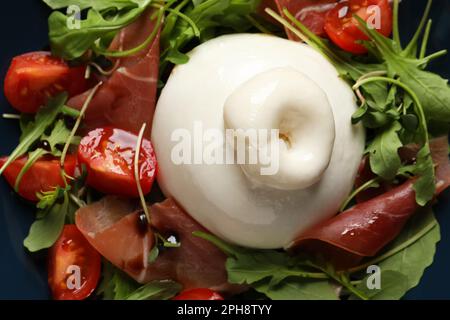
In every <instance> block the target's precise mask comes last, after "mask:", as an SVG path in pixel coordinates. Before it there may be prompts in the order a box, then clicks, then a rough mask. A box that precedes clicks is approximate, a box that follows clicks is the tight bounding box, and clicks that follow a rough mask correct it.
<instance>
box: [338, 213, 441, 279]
mask: <svg viewBox="0 0 450 320" xmlns="http://www.w3.org/2000/svg"><path fill="white" fill-rule="evenodd" d="M436 226H437V221H436V220H433V221H432V222H431V223H429V224H428V225H427V226H426V227H425V228H423V229H422V230H420V231H419V232H418V233H416V234H415V235H414V236H413V237H411V238H409V239H408V240H406V241H405V242H403V243H402V244H400V245H398V246H397V247H395V248H392V249H391V250H389V251H387V252H385V253H383V254H382V255H380V256H378V257H376V258H374V259H372V260H370V261H369V262H367V263H364V264H362V265H359V266H356V267H353V268H350V269H348V270H347V272H349V273H355V272H359V271H362V270H365V269H367V267H369V266H371V265H375V264H378V263H380V262H382V261H384V260H386V259H388V258H390V257H392V256H393V255H395V254H397V253H399V252H400V251H402V250H404V249H406V248H408V247H409V246H411V245H413V244H414V243H415V242H416V241H418V240H419V239H421V238H422V237H423V236H425V235H426V234H427V233H428V232H430V231H431V230H432V229H433V228H435V227H436Z"/></svg>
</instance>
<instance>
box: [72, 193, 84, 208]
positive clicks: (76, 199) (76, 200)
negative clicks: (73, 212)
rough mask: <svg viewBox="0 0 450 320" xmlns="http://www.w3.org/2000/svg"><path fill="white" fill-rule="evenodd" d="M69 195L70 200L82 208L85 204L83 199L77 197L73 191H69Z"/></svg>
mask: <svg viewBox="0 0 450 320" xmlns="http://www.w3.org/2000/svg"><path fill="white" fill-rule="evenodd" d="M69 197H70V200H72V202H73V203H75V204H76V205H77V206H78V208H83V207H84V206H86V203H84V201H82V200H81V199H79V198H78V197H77V196H75V195H74V194H73V193H71V192H70V193H69Z"/></svg>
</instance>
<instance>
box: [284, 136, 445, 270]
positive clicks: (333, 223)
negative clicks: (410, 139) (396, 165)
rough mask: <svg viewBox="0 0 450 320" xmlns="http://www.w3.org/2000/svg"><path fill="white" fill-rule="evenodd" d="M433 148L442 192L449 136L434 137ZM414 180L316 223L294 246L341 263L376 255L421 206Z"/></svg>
mask: <svg viewBox="0 0 450 320" xmlns="http://www.w3.org/2000/svg"><path fill="white" fill-rule="evenodd" d="M431 149H432V156H433V161H434V163H435V164H436V189H437V191H436V194H439V193H440V192H442V191H443V190H444V189H445V188H447V187H448V186H450V165H449V159H448V142H447V138H446V137H442V138H439V139H435V140H433V141H432V143H431ZM413 184H414V180H408V181H406V182H404V183H403V184H402V185H399V186H397V187H395V188H393V189H391V190H389V191H387V192H385V193H383V194H381V195H378V196H375V197H374V198H372V199H370V200H368V201H365V202H362V203H358V204H356V205H355V206H353V207H352V208H350V209H349V210H347V211H345V212H343V213H341V214H339V215H337V216H335V217H334V218H332V219H330V220H326V221H324V222H322V223H320V224H319V225H316V226H314V227H313V228H311V229H310V230H308V231H306V232H305V233H303V234H302V235H301V236H300V237H298V238H297V239H296V240H295V241H294V243H293V244H292V246H291V249H293V250H299V249H301V248H305V249H307V250H311V251H315V252H317V251H319V252H321V253H324V254H325V255H326V256H328V258H329V259H331V260H332V261H334V262H335V264H337V265H338V266H348V265H351V264H353V263H357V262H358V261H359V260H361V259H362V258H363V257H370V256H374V255H375V254H377V253H378V252H379V251H380V250H381V249H382V248H383V247H384V246H385V245H386V244H388V243H389V242H390V241H392V240H393V239H394V238H395V237H396V236H397V235H398V234H399V233H400V231H401V230H402V228H403V226H404V225H405V223H406V222H407V221H408V219H409V218H410V217H411V216H412V215H413V214H414V213H415V212H416V211H417V210H418V209H419V206H418V205H417V203H416V200H415V191H414V189H413Z"/></svg>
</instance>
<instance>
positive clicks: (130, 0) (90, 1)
mask: <svg viewBox="0 0 450 320" xmlns="http://www.w3.org/2000/svg"><path fill="white" fill-rule="evenodd" d="M42 1H44V2H45V4H46V5H48V6H49V7H50V8H52V9H53V10H58V9H64V8H67V7H69V6H77V7H79V8H80V10H84V9H89V8H93V9H95V10H98V11H101V10H105V9H109V8H116V9H117V10H122V9H126V8H130V7H131V8H134V7H136V5H142V4H143V3H144V2H145V1H143V0H42Z"/></svg>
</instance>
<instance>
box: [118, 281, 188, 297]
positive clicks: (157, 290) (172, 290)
mask: <svg viewBox="0 0 450 320" xmlns="http://www.w3.org/2000/svg"><path fill="white" fill-rule="evenodd" d="M181 289H182V286H181V285H180V284H178V283H176V282H174V281H170V280H155V281H152V282H149V283H147V284H145V285H143V286H142V287H139V288H138V289H136V290H135V291H133V292H132V293H130V294H129V295H128V296H127V297H126V298H125V300H168V299H170V298H172V297H174V296H175V295H176V294H177V293H178V292H180V291H181Z"/></svg>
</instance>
